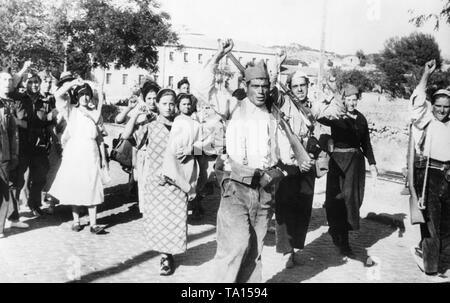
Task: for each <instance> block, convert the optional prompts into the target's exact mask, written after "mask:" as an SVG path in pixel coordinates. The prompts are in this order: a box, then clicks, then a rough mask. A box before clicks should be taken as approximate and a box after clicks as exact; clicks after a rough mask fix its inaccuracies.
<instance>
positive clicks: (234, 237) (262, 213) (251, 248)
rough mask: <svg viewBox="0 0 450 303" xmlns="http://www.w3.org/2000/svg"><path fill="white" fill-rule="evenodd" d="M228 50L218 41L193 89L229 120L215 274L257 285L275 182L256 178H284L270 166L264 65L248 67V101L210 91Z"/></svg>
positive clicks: (272, 131)
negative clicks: (214, 51) (269, 176)
mask: <svg viewBox="0 0 450 303" xmlns="http://www.w3.org/2000/svg"><path fill="white" fill-rule="evenodd" d="M232 48H233V42H232V41H231V40H226V41H223V42H220V43H219V49H218V52H217V54H216V55H215V56H214V57H213V58H212V59H211V61H210V62H209V63H208V64H207V66H206V69H205V74H204V75H203V78H202V80H203V81H202V83H200V84H199V85H196V86H195V87H197V88H202V87H201V85H203V91H201V92H199V93H198V94H197V96H198V97H199V99H200V102H204V103H208V105H209V106H211V108H212V109H213V110H214V111H215V112H216V113H217V114H218V115H220V116H221V117H222V119H224V120H228V121H227V124H228V126H227V130H226V135H225V138H226V139H225V141H226V144H225V148H226V155H223V156H222V157H221V159H225V158H226V160H225V163H222V165H221V164H220V163H219V162H220V161H218V163H217V164H216V172H217V174H218V175H220V174H223V175H224V178H223V179H222V181H221V189H222V198H221V201H220V208H219V211H218V214H217V252H216V256H215V260H214V261H215V265H216V272H215V276H216V281H217V282H261V280H262V274H261V268H262V266H261V251H262V248H263V239H264V236H265V235H266V232H267V227H268V222H269V219H270V218H271V216H272V210H271V205H272V203H273V200H274V183H275V182H273V183H268V184H261V179H262V178H259V177H258V174H259V175H262V174H263V173H265V174H266V175H265V176H268V174H269V173H270V172H274V171H276V173H275V174H274V175H277V178H279V177H280V175H282V174H281V172H280V170H278V169H275V168H274V166H275V165H276V164H277V163H278V161H279V150H278V139H277V138H278V134H277V122H276V120H275V119H274V118H273V116H272V115H271V114H270V113H269V111H268V110H267V107H266V101H267V99H268V97H269V89H270V83H269V75H268V72H267V68H266V66H265V64H264V63H263V62H260V63H259V64H257V65H256V66H254V67H249V68H247V69H246V71H245V78H246V82H247V97H246V98H245V99H243V100H242V101H238V100H237V99H235V98H233V97H231V96H230V97H226V98H225V97H222V98H218V96H217V95H214V94H212V93H211V92H212V90H211V87H212V86H211V84H212V83H213V81H214V69H215V68H216V67H217V64H218V63H219V61H220V59H222V58H223V57H224V56H225V55H226V54H227V53H229V52H230V51H231V50H232ZM219 99H220V100H219ZM219 171H220V172H219Z"/></svg>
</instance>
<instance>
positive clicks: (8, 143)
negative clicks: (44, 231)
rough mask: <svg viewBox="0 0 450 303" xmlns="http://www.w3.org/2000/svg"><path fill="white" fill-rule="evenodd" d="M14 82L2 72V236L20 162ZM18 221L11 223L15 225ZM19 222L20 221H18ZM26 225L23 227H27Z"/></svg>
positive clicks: (0, 226)
mask: <svg viewBox="0 0 450 303" xmlns="http://www.w3.org/2000/svg"><path fill="white" fill-rule="evenodd" d="M11 84H12V76H11V75H10V74H9V73H6V72H0V238H3V237H4V234H3V229H4V227H5V221H6V217H7V216H8V214H9V212H11V211H12V207H10V192H9V171H10V170H11V169H14V167H15V166H16V165H17V163H18V148H19V145H18V140H17V126H16V122H15V119H14V116H13V112H14V103H13V102H12V101H11V100H9V99H8V98H7V94H8V92H9V90H10V87H11ZM15 224H16V222H13V223H12V224H11V227H18V226H15ZM17 224H18V225H20V223H19V222H18V221H17ZM26 226H27V225H24V226H22V227H26Z"/></svg>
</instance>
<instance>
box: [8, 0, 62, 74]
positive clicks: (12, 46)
mask: <svg viewBox="0 0 450 303" xmlns="http://www.w3.org/2000/svg"><path fill="white" fill-rule="evenodd" d="M49 20H50V15H49V12H48V11H47V10H46V9H45V8H44V6H43V5H42V2H41V1H40V0H20V1H19V0H0V60H1V65H2V67H4V68H5V67H10V68H12V69H16V70H17V68H18V67H19V66H21V64H22V63H23V62H24V61H26V60H28V59H32V60H33V62H35V64H36V65H37V66H36V67H37V68H42V67H44V66H46V67H48V66H54V65H58V64H60V63H61V60H62V56H61V55H60V52H61V44H60V43H58V41H57V40H56V39H55V37H54V36H52V35H51V34H50V33H49V28H50V27H49V26H48V25H49V22H50V21H49Z"/></svg>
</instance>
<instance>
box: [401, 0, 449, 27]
mask: <svg viewBox="0 0 450 303" xmlns="http://www.w3.org/2000/svg"><path fill="white" fill-rule="evenodd" d="M410 13H411V14H414V10H410ZM428 21H432V22H434V28H435V30H438V29H439V27H440V25H441V21H443V22H444V23H447V24H448V25H450V0H447V2H445V1H444V6H443V8H442V10H441V11H440V12H439V13H428V14H422V15H419V16H416V17H413V18H412V19H411V20H409V22H411V23H413V24H414V25H416V26H417V27H421V26H423V25H424V24H425V23H426V22H428Z"/></svg>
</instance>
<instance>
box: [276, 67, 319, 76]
mask: <svg viewBox="0 0 450 303" xmlns="http://www.w3.org/2000/svg"><path fill="white" fill-rule="evenodd" d="M283 68H284V70H283V71H282V72H281V74H283V75H290V74H293V73H295V72H296V71H302V72H304V73H305V74H306V75H307V76H309V77H317V76H318V75H319V69H317V68H315V67H299V66H297V65H283Z"/></svg>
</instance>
